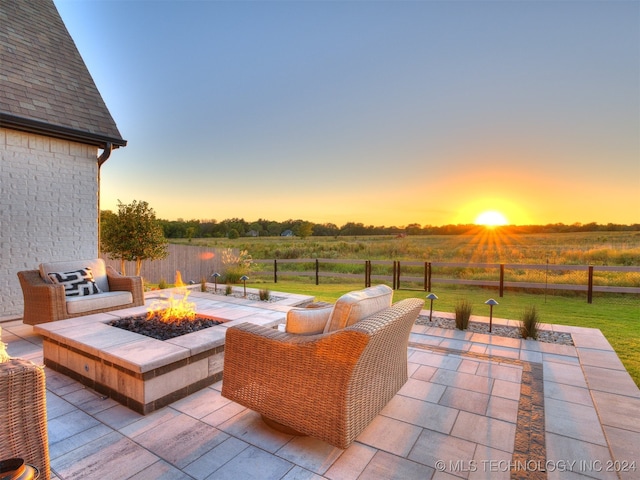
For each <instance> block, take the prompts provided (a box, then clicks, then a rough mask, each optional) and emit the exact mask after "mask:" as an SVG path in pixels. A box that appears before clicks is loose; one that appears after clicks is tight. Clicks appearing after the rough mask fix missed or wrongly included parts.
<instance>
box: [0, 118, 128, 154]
mask: <svg viewBox="0 0 640 480" xmlns="http://www.w3.org/2000/svg"><path fill="white" fill-rule="evenodd" d="M0 127H3V128H9V129H13V130H19V131H21V132H26V133H34V134H37V135H45V136H48V137H53V138H58V139H61V140H68V141H72V142H78V143H83V144H85V145H93V146H96V147H98V148H101V149H105V148H107V147H108V145H109V144H111V145H112V147H113V148H118V147H126V146H127V141H126V140H123V139H122V138H119V137H111V136H108V135H100V134H96V133H91V132H86V131H82V130H76V129H73V128H70V127H63V126H60V125H52V124H50V123H47V122H42V121H40V120H33V119H31V118H24V117H18V116H16V115H10V114H7V113H2V112H0Z"/></svg>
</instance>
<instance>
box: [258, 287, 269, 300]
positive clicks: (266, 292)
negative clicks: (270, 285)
mask: <svg viewBox="0 0 640 480" xmlns="http://www.w3.org/2000/svg"><path fill="white" fill-rule="evenodd" d="M259 295H260V300H262V301H263V302H268V301H269V299H270V298H271V292H270V291H269V289H267V288H261V289H260V292H259Z"/></svg>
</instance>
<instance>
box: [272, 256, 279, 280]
mask: <svg viewBox="0 0 640 480" xmlns="http://www.w3.org/2000/svg"><path fill="white" fill-rule="evenodd" d="M273 283H278V260H276V259H275V258H274V259H273Z"/></svg>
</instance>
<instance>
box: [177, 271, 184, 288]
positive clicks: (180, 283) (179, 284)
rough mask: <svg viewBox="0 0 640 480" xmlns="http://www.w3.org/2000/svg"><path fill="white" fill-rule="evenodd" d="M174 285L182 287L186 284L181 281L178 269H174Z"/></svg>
mask: <svg viewBox="0 0 640 480" xmlns="http://www.w3.org/2000/svg"><path fill="white" fill-rule="evenodd" d="M175 284H176V287H184V286H186V284H185V283H184V282H183V281H182V274H181V273H180V270H176V281H175Z"/></svg>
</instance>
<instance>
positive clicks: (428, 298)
mask: <svg viewBox="0 0 640 480" xmlns="http://www.w3.org/2000/svg"><path fill="white" fill-rule="evenodd" d="M437 299H438V296H437V295H436V294H435V293H430V294H429V295H427V300H431V307H430V308H429V321H431V316H432V315H433V301H434V300H437Z"/></svg>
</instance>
